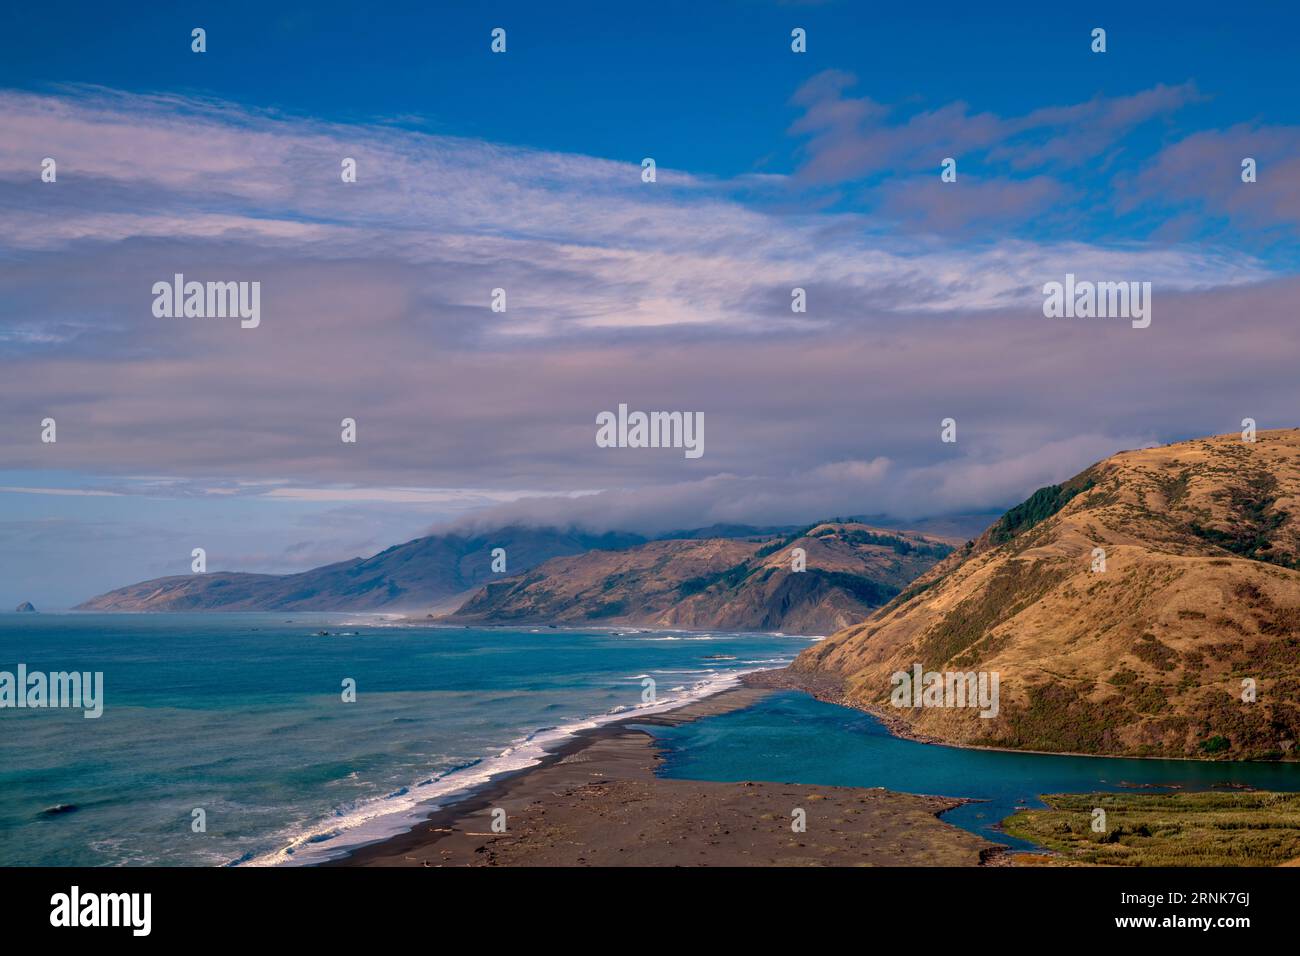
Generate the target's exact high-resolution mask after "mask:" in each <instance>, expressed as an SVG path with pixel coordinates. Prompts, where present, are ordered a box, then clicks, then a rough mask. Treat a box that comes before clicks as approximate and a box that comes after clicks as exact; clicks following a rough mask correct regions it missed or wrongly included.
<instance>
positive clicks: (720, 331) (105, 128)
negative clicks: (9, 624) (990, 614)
mask: <svg viewBox="0 0 1300 956" xmlns="http://www.w3.org/2000/svg"><path fill="white" fill-rule="evenodd" d="M266 6H267V5H265V4H257V5H254V4H250V3H239V2H233V3H223V4H220V5H209V4H183V3H182V4H173V5H169V10H168V11H166V12H153V11H149V12H138V13H123V12H122V11H120V10H112V11H110V10H107V9H104V8H103V7H102V5H90V4H80V3H72V4H69V5H65V6H64V7H62V8H60V10H61V12H60V15H59V17H57V18H51V17H50V16H49V15H48V13H47V12H45V11H42V10H40V9H37V8H30V7H19V8H15V9H14V10H13V11H12V12H11V13H10V14H9V19H8V22H7V24H6V26H5V29H4V30H3V31H0V609H4V608H6V607H10V606H13V605H16V604H17V603H18V602H19V601H23V600H31V601H33V603H35V604H36V605H37V606H38V607H48V608H58V607H66V606H70V605H71V604H74V603H76V602H78V601H80V600H83V599H85V598H86V597H89V596H90V595H92V594H95V593H98V592H99V591H103V590H106V589H108V588H111V587H115V586H120V585H123V584H126V583H130V582H133V581H136V580H141V579H144V578H149V577H155V576H160V575H165V574H182V573H187V572H188V571H189V563H190V552H191V549H192V548H194V547H204V548H205V550H206V551H207V553H208V561H209V564H208V567H209V569H210V570H254V571H292V570H302V569H305V568H308V567H312V566H315V565H318V564H321V563H325V562H328V561H333V560H341V559H345V558H349V557H353V556H357V555H366V554H370V553H374V552H375V551H378V550H381V549H382V548H384V547H387V546H388V545H391V544H394V543H398V542H400V541H404V540H408V539H410V538H412V537H416V536H418V535H420V534H423V533H426V532H427V531H429V530H430V529H435V528H446V527H456V526H474V527H491V526H493V525H500V524H503V523H506V522H512V521H521V522H527V523H534V524H558V525H570V524H578V525H581V526H584V527H589V528H592V529H604V528H620V529H627V530H638V531H643V532H651V533H659V532H663V531H668V530H671V529H674V528H686V527H694V526H703V525H707V524H711V523H713V522H717V521H728V522H750V523H762V524H768V523H798V522H803V521H812V520H817V519H819V518H824V517H829V516H832V515H847V514H874V513H887V514H890V515H894V516H897V517H898V518H900V519H904V520H908V519H919V518H922V517H929V516H939V515H945V514H956V513H962V512H970V511H983V510H987V509H993V508H1004V507H1007V506H1009V505H1011V504H1014V503H1015V502H1017V501H1019V500H1021V499H1023V498H1024V497H1025V496H1026V495H1028V494H1029V493H1030V492H1032V491H1033V490H1034V489H1035V488H1036V487H1039V486H1041V485H1044V484H1049V483H1052V482H1056V481H1061V480H1063V479H1065V478H1068V477H1069V476H1071V475H1072V474H1074V473H1076V472H1077V471H1079V470H1081V469H1082V468H1084V467H1086V466H1087V465H1089V464H1091V463H1092V462H1094V461H1096V460H1098V459H1100V458H1103V457H1106V456H1108V455H1110V454H1114V453H1115V452H1117V451H1120V450H1123V449H1126V448H1134V447H1141V446H1144V445H1150V444H1154V443H1163V442H1169V441H1177V440H1181V439H1186V438H1191V437H1195V436H1199V435H1205V434H1220V433H1224V432H1230V431H1236V430H1239V429H1240V427H1241V421H1242V419H1243V418H1245V417H1252V418H1254V419H1255V420H1256V421H1257V422H1258V423H1259V427H1260V428H1271V427H1294V426H1296V425H1298V424H1300V421H1297V413H1296V408H1297V407H1298V406H1297V398H1300V394H1298V393H1300V387H1298V382H1300V378H1298V377H1297V375H1296V374H1295V369H1296V356H1297V344H1298V341H1297V340H1298V339H1300V332H1298V331H1297V323H1296V321H1295V307H1294V303H1295V301H1297V292H1300V280H1298V279H1297V265H1298V262H1297V260H1298V258H1300V257H1298V254H1297V250H1300V244H1297V238H1298V237H1297V232H1298V231H1300V185H1297V184H1298V183H1300V149H1298V148H1297V147H1300V116H1297V111H1298V110H1300V106H1298V105H1297V102H1296V97H1295V84H1294V77H1293V70H1294V61H1295V36H1296V35H1297V27H1300V13H1297V12H1296V10H1295V9H1294V6H1293V5H1291V7H1290V8H1288V5H1285V4H1267V3H1266V4H1258V5H1253V6H1251V7H1250V8H1248V9H1246V8H1243V9H1240V10H1228V9H1225V8H1223V7H1222V5H1221V4H1187V3H1180V4H1155V3H1153V4H1143V5H1141V7H1142V9H1140V10H1133V9H1132V6H1133V5H1132V4H1100V3H1088V4H1074V3H1060V4H1050V5H1049V4H1042V5H1029V4H1024V5H1021V4H1001V5H999V12H996V13H991V12H988V11H987V10H972V9H965V8H963V9H953V10H948V9H946V8H935V7H921V6H916V7H914V8H913V9H896V7H897V5H891V6H890V7H885V6H883V5H877V4H870V5H868V4H856V3H847V2H820V3H798V2H786V3H781V2H764V0H749V2H740V0H734V2H727V0H720V2H712V3H706V4H700V3H698V2H696V3H690V4H686V3H656V4H653V5H626V4H620V5H609V4H596V3H573V4H565V3H560V4H548V5H539V4H510V3H506V4H477V3H466V4H456V5H444V6H440V5H429V4H400V3H398V4H388V5H384V6H383V8H382V9H372V8H369V7H366V6H364V5H352V4H335V3H315V4H303V5H294V4H280V5H276V10H275V11H273V12H267V10H266ZM195 27H202V28H203V29H204V30H205V31H206V44H207V49H206V51H205V52H203V53H195V52H193V51H192V49H191V30H192V29H193V28H195ZM1098 27H1100V28H1103V29H1105V31H1106V51H1105V52H1104V53H1094V52H1093V51H1092V49H1091V47H1092V45H1093V38H1092V32H1093V30H1094V28H1098ZM495 28H501V29H504V30H505V31H506V50H505V52H504V53H493V52H492V50H491V43H492V37H491V33H492V30H493V29H495ZM796 28H800V29H802V30H804V31H805V32H806V52H803V53H796V52H794V51H793V50H792V49H791V44H792V39H791V31H792V30H794V29H796ZM46 157H49V158H52V159H54V160H55V162H56V164H57V165H56V179H55V181H54V182H43V181H42V161H43V160H44V159H45V158H46ZM345 157H348V158H352V159H355V160H356V164H357V167H356V168H357V177H356V182H352V183H345V182H343V181H342V177H341V175H340V168H341V163H342V160H343V159H344V158H345ZM647 157H650V158H653V159H654V161H655V165H656V176H655V181H654V182H645V181H643V175H642V173H643V170H642V161H643V160H644V159H645V158H647ZM1245 157H1250V158H1253V159H1254V160H1255V163H1256V181H1254V182H1250V183H1246V182H1243V181H1242V170H1241V164H1242V160H1243V158H1245ZM947 158H953V159H955V161H956V171H957V177H956V181H954V182H945V181H943V180H942V178H941V171H942V170H941V166H942V163H943V161H944V160H945V159H947ZM176 273H181V274H183V275H184V276H185V277H186V279H188V280H197V281H202V282H206V281H223V282H224V281H248V282H252V281H256V282H258V283H259V284H260V292H261V302H260V306H261V308H260V324H259V325H258V327H257V328H248V329H245V328H241V327H240V324H239V322H238V321H237V320H233V321H232V320H230V319H222V318H198V317H189V318H184V317H180V318H166V317H159V316H157V315H155V314H154V308H153V306H154V295H153V293H152V291H151V290H152V287H153V285H154V283H156V282H158V281H160V280H161V281H171V279H172V276H173V275H175V274H176ZM1067 274H1073V275H1076V276H1078V277H1079V279H1080V280H1091V281H1109V282H1113V281H1123V282H1138V283H1143V282H1149V283H1151V289H1152V298H1151V302H1152V321H1151V324H1150V326H1149V327H1147V328H1133V327H1132V326H1131V325H1130V323H1129V322H1128V321H1126V320H1123V319H1115V318H1074V319H1060V318H1047V317H1045V315H1044V312H1043V292H1042V289H1043V286H1044V283H1047V282H1051V281H1062V280H1063V279H1064V277H1065V276H1066V275H1067ZM498 288H500V289H504V290H505V291H506V301H507V307H506V309H505V311H504V312H498V311H493V309H492V290H493V289H498ZM795 288H801V289H803V290H805V296H806V301H807V310H806V311H805V312H793V311H792V309H791V301H792V300H791V290H792V289H795ZM620 404H626V405H628V406H629V408H630V409H633V410H636V409H640V410H645V411H651V410H679V411H685V412H698V413H700V414H702V415H703V417H704V421H705V423H706V425H705V435H704V437H705V452H704V454H703V455H701V456H700V457H699V458H688V457H686V456H685V455H683V454H682V452H681V450H680V449H666V448H665V449H637V448H602V447H599V446H598V445H597V443H596V441H595V435H596V424H595V422H596V416H597V415H598V414H599V413H601V412H602V411H611V410H616V409H617V408H618V406H619V405H620ZM47 417H49V418H53V419H55V421H56V422H57V441H56V442H54V443H48V442H43V441H42V440H41V435H42V425H41V423H42V421H43V420H44V419H46V418H47ZM346 417H350V418H354V419H355V420H356V422H357V438H358V440H357V442H356V443H355V444H347V443H343V442H341V441H340V423H341V421H342V419H344V418H346ZM945 418H952V419H954V420H955V421H956V423H957V425H956V429H957V432H956V433H957V441H956V442H952V443H948V442H943V441H941V439H940V432H941V424H940V423H941V422H942V421H943V420H944V419H945Z"/></svg>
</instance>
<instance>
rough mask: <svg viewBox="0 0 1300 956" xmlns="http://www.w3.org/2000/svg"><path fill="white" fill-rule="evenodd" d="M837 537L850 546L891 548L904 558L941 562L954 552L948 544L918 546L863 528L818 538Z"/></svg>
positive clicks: (831, 532) (829, 532) (831, 531)
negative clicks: (932, 559) (912, 556)
mask: <svg viewBox="0 0 1300 956" xmlns="http://www.w3.org/2000/svg"><path fill="white" fill-rule="evenodd" d="M837 535H838V536H839V537H840V538H842V539H843V540H845V541H846V542H848V543H849V544H858V545H868V544H869V545H876V546H877V547H882V548H889V549H890V550H892V551H893V552H894V553H895V554H899V555H903V556H906V555H909V554H914V555H917V556H918V557H923V558H934V559H935V560H939V559H941V558H946V557H948V555H950V554H952V551H953V549H952V548H951V547H949V546H948V545H946V544H918V543H916V542H914V541H909V540H907V538H904V537H903V536H901V535H897V534H880V533H877V532H875V531H864V530H863V529H862V528H843V529H838V528H827V529H826V530H825V531H823V532H822V533H821V534H819V535H818V536H817V537H819V538H829V537H835V536H837Z"/></svg>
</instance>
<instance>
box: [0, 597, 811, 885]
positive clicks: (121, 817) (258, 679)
mask: <svg viewBox="0 0 1300 956" xmlns="http://www.w3.org/2000/svg"><path fill="white" fill-rule="evenodd" d="M809 642H810V639H809V638H804V637H791V636H785V635H779V634H732V633H723V632H717V633H690V632H682V631H655V632H651V631H645V630H640V629H634V628H613V627H607V628H593V629H552V628H546V627H542V628H531V627H518V628H512V629H507V628H489V629H483V628H451V627H429V626H421V625H414V626H412V625H409V624H401V623H399V622H397V621H396V620H392V619H385V618H384V617H382V616H379V615H345V614H301V613H292V612H283V613H273V614H272V613H237V614H199V613H195V614H111V615H106V614H77V613H69V614H3V615H0V671H8V672H11V673H14V672H16V670H17V667H18V665H19V664H25V665H26V667H27V671H28V673H32V672H47V673H48V672H56V671H72V670H75V671H86V672H95V671H101V672H103V675H104V691H103V696H104V701H103V706H104V710H103V715H102V716H101V717H99V718H97V719H86V718H85V717H84V716H83V713H82V711H81V710H74V709H14V708H0V865H38V864H39V865H142V864H156V865H226V864H238V865H245V866H247V865H265V864H302V863H313V862H319V861H321V860H324V859H328V858H331V857H334V856H337V855H340V854H341V853H342V852H344V851H345V850H346V849H348V848H350V847H353V846H357V845H360V844H363V843H368V842H372V841H374V840H377V839H380V838H383V837H385V836H390V835H393V834H395V833H399V832H402V831H403V830H405V829H407V828H408V827H409V826H410V825H411V824H412V823H413V822H415V821H417V820H419V819H421V818H422V817H423V816H424V815H425V814H426V813H427V812H428V810H429V809H430V808H431V806H433V805H436V804H438V803H440V802H447V801H448V800H450V799H454V798H455V796H456V795H458V794H461V793H464V792H465V791H466V790H467V789H469V788H472V787H474V786H476V785H478V784H480V783H482V782H483V781H485V780H486V779H488V778H489V777H490V776H492V775H493V774H496V773H500V772H503V771H507V770H512V769H518V768H522V767H526V766H529V765H531V764H532V763H534V762H536V761H537V759H538V757H539V756H540V755H541V754H542V753H543V752H544V751H543V748H544V747H545V746H546V745H548V744H551V743H554V742H556V741H558V740H560V739H562V738H564V737H566V736H568V735H570V734H572V733H573V732H574V731H575V730H577V729H580V728H582V727H589V726H593V725H595V724H598V723H600V722H603V721H609V720H613V719H617V718H618V717H620V716H624V715H626V714H627V713H629V712H631V711H635V710H638V708H640V712H642V713H650V712H653V711H654V710H658V709H666V708H668V707H671V706H673V705H675V704H678V703H682V702H684V701H686V700H689V699H691V698H694V697H698V696H702V695H705V694H708V693H712V692H715V691H717V690H719V689H722V688H724V687H727V686H730V685H732V684H734V683H735V681H736V679H737V676H738V674H740V673H741V672H743V671H747V670H753V669H757V668H762V667H779V666H782V665H783V664H785V663H787V662H788V661H790V660H791V659H792V658H793V656H794V655H795V654H796V653H798V652H799V651H800V650H801V649H803V648H804V647H806V646H808V644H809ZM647 678H650V679H652V680H653V681H654V682H655V700H656V704H655V705H654V706H647V705H645V704H644V703H643V694H644V693H645V686H644V681H645V680H646V679H647ZM347 679H351V680H352V681H355V687H356V699H355V701H354V702H344V700H343V694H344V686H343V685H344V681H345V680H347ZM195 811H201V812H202V819H203V822H204V825H205V828H204V829H203V830H202V831H201V832H196V831H195V827H196V821H197V820H198V819H199V817H198V815H196V813H195Z"/></svg>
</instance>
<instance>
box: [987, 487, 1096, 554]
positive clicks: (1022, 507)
mask: <svg viewBox="0 0 1300 956" xmlns="http://www.w3.org/2000/svg"><path fill="white" fill-rule="evenodd" d="M1094 485H1096V481H1095V480H1094V479H1093V478H1092V477H1091V476H1090V475H1089V476H1086V477H1085V476H1084V475H1080V476H1078V477H1076V478H1071V479H1070V480H1069V481H1067V482H1065V484H1061V485H1048V486H1047V487H1046V488H1039V489H1038V490H1037V491H1035V492H1034V493H1033V494H1032V495H1030V496H1029V497H1028V498H1027V499H1026V500H1025V501H1022V502H1021V503H1020V504H1018V505H1016V506H1015V507H1014V508H1012V509H1011V510H1010V511H1008V512H1007V513H1006V514H1004V515H1003V516H1002V517H1001V518H999V519H998V522H997V524H995V525H994V526H993V527H992V528H991V529H990V530H989V539H990V540H991V541H992V542H993V543H994V544H1005V543H1006V542H1008V541H1010V540H1011V539H1012V538H1014V537H1015V536H1016V535H1018V534H1020V533H1021V532H1023V531H1028V530H1029V529H1030V528H1032V527H1033V526H1034V525H1036V524H1038V523H1040V522H1043V521H1046V520H1047V519H1048V518H1050V517H1051V516H1052V515H1054V514H1056V513H1057V512H1058V511H1060V510H1061V509H1062V508H1064V507H1065V506H1066V505H1068V504H1069V503H1070V501H1071V500H1073V498H1074V497H1075V496H1076V495H1078V494H1081V493H1082V492H1085V491H1087V490H1088V489H1089V488H1092V487H1093V486H1094Z"/></svg>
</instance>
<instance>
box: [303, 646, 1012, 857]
mask: <svg viewBox="0 0 1300 956" xmlns="http://www.w3.org/2000/svg"><path fill="white" fill-rule="evenodd" d="M754 673H761V672H751V675H752V674H754ZM774 692H775V691H774V690H773V689H769V688H764V687H749V686H740V687H732V688H728V689H724V690H721V691H719V692H718V693H715V694H712V695H710V696H707V697H703V698H699V699H697V700H694V701H690V702H687V703H685V704H684V705H683V706H681V707H677V708H674V709H672V710H667V711H661V712H659V713H655V714H649V715H638V714H636V713H632V714H628V715H626V717H624V718H621V719H619V720H617V721H613V722H611V723H607V724H604V725H602V726H598V727H593V728H588V729H583V730H580V731H578V732H577V733H575V734H574V735H573V736H571V737H570V738H568V739H566V740H565V741H564V742H562V743H561V744H559V745H558V746H556V747H555V748H554V749H553V750H551V751H550V752H549V753H548V754H547V755H546V756H544V757H543V758H541V759H540V760H539V762H538V763H537V764H534V765H533V766H531V767H527V768H524V769H522V770H516V771H511V772H507V773H503V774H502V775H500V776H499V777H496V778H493V779H491V780H488V781H486V782H485V783H483V784H481V785H480V786H478V787H475V788H473V789H471V790H469V791H467V792H466V793H465V794H464V795H462V796H460V797H459V798H458V799H457V800H455V801H454V802H452V803H449V804H447V805H445V806H442V807H438V808H436V809H434V810H432V811H431V813H430V814H429V816H428V817H427V818H426V819H425V820H424V821H422V822H421V823H419V824H417V825H415V826H414V827H412V828H411V829H409V830H408V831H407V832H405V833H402V834H398V835H396V836H392V837H389V838H387V839H384V840H381V841H377V842H374V843H370V844H367V845H364V846H359V847H354V848H352V849H351V850H349V851H348V852H347V853H346V854H345V855H343V856H340V857H338V858H335V859H331V860H327V861H323V862H321V863H319V864H316V865H319V866H474V865H506V866H511V865H514V866H570V865H572V866H582V865H596V866H605V865H723V866H727V865H890V866H900V865H949V866H978V865H981V864H987V863H994V862H998V861H999V859H1000V858H1001V857H1002V855H1003V850H1004V848H1003V847H1001V846H1000V845H999V844H994V843H991V842H989V841H987V840H984V839H983V838H981V837H979V836H976V835H975V834H972V833H969V832H968V831H965V830H961V829H959V828H957V827H953V826H951V825H949V824H947V823H944V822H942V821H941V820H940V819H939V817H940V815H941V814H943V813H944V812H946V811H947V810H950V809H952V808H954V807H956V806H960V805H962V804H964V803H966V802H968V801H966V800H964V799H961V798H952V797H941V796H917V795H912V794H901V793H893V792H891V791H887V790H884V789H881V788H854V787H818V786H809V785H802V784H779V783H769V782H762V781H753V782H746V783H721V782H715V781H692V780H675V779H667V778H662V777H658V776H656V775H655V773H654V771H655V768H656V767H657V766H658V765H659V764H660V763H662V761H663V757H662V752H661V749H660V748H659V746H658V745H657V743H656V741H655V739H654V737H653V736H652V735H651V734H649V733H648V732H647V731H645V730H642V729H638V728H637V727H635V726H632V725H635V724H642V725H645V724H651V725H660V726H674V725H677V724H681V723H685V722H687V721H692V720H697V719H700V718H702V717H708V716H714V715H718V714H723V713H727V712H730V711H734V710H740V709H743V708H746V707H749V706H751V705H753V704H755V703H757V702H758V701H759V700H761V699H763V698H764V697H766V696H768V695H769V694H771V693H774ZM796 810H803V812H804V813H805V814H806V817H807V821H808V822H807V829H806V830H805V831H803V832H794V831H793V830H792V828H791V820H792V818H793V814H794V813H795V811H796ZM493 811H496V812H497V815H498V818H499V815H500V814H501V813H504V821H505V826H506V831H505V832H504V833H496V832H493V828H492V826H493V822H494V814H493Z"/></svg>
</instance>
